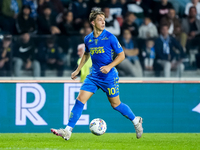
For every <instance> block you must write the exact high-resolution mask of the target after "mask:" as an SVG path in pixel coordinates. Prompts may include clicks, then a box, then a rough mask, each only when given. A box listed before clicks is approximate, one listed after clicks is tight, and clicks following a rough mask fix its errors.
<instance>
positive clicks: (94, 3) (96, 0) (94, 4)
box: [88, 0, 104, 10]
mask: <svg viewBox="0 0 200 150" xmlns="http://www.w3.org/2000/svg"><path fill="white" fill-rule="evenodd" d="M96 8H98V9H103V8H104V3H103V2H102V1H101V0H91V2H89V3H88V9H89V10H93V9H96Z"/></svg>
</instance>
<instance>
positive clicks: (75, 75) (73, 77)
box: [71, 70, 79, 80]
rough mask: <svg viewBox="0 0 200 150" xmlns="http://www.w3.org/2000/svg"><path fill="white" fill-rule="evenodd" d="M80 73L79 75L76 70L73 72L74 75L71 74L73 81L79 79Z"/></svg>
mask: <svg viewBox="0 0 200 150" xmlns="http://www.w3.org/2000/svg"><path fill="white" fill-rule="evenodd" d="M78 73H79V71H76V70H75V71H74V72H72V74H71V78H72V80H75V79H76V78H77V75H78Z"/></svg>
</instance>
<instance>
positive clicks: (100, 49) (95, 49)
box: [90, 47, 105, 55]
mask: <svg viewBox="0 0 200 150" xmlns="http://www.w3.org/2000/svg"><path fill="white" fill-rule="evenodd" d="M101 53H105V50H104V47H92V48H90V54H91V55H93V54H101Z"/></svg>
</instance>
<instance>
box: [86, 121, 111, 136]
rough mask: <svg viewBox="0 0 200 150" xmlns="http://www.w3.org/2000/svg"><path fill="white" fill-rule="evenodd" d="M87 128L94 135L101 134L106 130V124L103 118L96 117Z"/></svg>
mask: <svg viewBox="0 0 200 150" xmlns="http://www.w3.org/2000/svg"><path fill="white" fill-rule="evenodd" d="M89 128H90V131H91V132H92V133H93V134H94V135H102V134H104V133H105V132H106V129H107V125H106V122H105V121H104V120H103V119H100V118H96V119H93V120H92V121H91V122H90V127H89Z"/></svg>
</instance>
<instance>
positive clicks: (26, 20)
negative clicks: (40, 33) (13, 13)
mask: <svg viewBox="0 0 200 150" xmlns="http://www.w3.org/2000/svg"><path fill="white" fill-rule="evenodd" d="M30 12H31V8H30V6H28V5H24V6H23V7H22V11H21V13H20V14H19V16H18V17H17V19H16V29H17V32H18V33H19V34H21V33H24V32H29V33H36V22H35V20H34V19H33V18H31V17H30Z"/></svg>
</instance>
